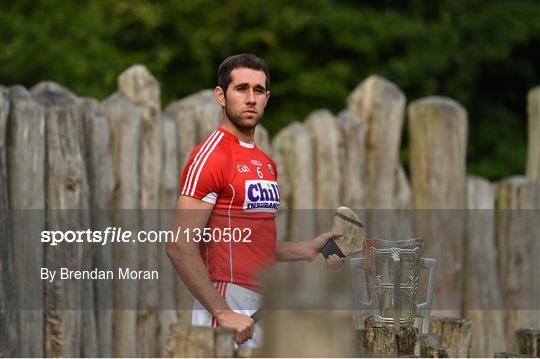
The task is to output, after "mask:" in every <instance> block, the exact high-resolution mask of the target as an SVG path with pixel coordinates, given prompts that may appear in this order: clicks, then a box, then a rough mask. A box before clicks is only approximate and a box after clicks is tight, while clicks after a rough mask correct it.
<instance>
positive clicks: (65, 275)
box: [41, 267, 159, 283]
mask: <svg viewBox="0 0 540 359" xmlns="http://www.w3.org/2000/svg"><path fill="white" fill-rule="evenodd" d="M57 275H58V276H57ZM41 279H42V280H47V281H49V282H51V283H52V282H53V281H54V280H55V279H61V280H68V279H125V280H138V279H159V272H158V271H157V270H133V269H130V268H118V270H117V272H116V275H115V272H114V271H112V270H99V269H97V268H94V269H92V270H71V269H69V268H65V267H62V268H60V270H50V269H49V268H43V267H42V268H41Z"/></svg>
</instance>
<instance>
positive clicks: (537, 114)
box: [527, 86, 540, 181]
mask: <svg viewBox="0 0 540 359" xmlns="http://www.w3.org/2000/svg"><path fill="white" fill-rule="evenodd" d="M527 110H528V114H529V129H528V131H527V135H528V137H529V141H528V149H527V177H529V178H530V179H533V180H535V181H540V140H539V139H540V86H537V87H535V88H533V89H531V90H530V91H529V94H528V96H527Z"/></svg>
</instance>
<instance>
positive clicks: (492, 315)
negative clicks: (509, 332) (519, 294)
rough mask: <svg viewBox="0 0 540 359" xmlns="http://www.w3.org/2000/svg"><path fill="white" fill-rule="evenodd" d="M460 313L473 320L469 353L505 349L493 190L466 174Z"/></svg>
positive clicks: (475, 177) (489, 353)
mask: <svg viewBox="0 0 540 359" xmlns="http://www.w3.org/2000/svg"><path fill="white" fill-rule="evenodd" d="M467 208H468V211H467V222H466V223H467V224H466V235H465V247H464V251H465V264H464V266H465V278H464V280H465V283H464V284H465V288H464V317H465V318H466V319H469V320H471V321H472V322H473V328H472V337H473V341H472V347H471V356H473V357H482V356H489V355H492V354H493V353H495V352H502V351H505V350H506V345H505V344H504V343H505V342H504V340H502V338H504V314H503V313H504V312H503V309H504V308H503V306H502V298H501V290H500V286H499V285H500V282H499V275H498V273H497V245H496V241H495V191H494V188H493V186H492V185H491V184H490V183H489V181H487V180H485V179H483V178H481V177H477V176H469V177H468V178H467Z"/></svg>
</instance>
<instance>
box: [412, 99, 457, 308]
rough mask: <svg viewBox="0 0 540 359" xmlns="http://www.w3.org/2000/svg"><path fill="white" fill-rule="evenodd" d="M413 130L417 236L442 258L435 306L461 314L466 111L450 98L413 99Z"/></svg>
mask: <svg viewBox="0 0 540 359" xmlns="http://www.w3.org/2000/svg"><path fill="white" fill-rule="evenodd" d="M409 135H410V138H409V143H410V151H411V152H410V169H411V184H412V193H413V196H412V197H413V208H414V209H415V211H414V219H413V220H414V236H415V237H422V238H424V251H425V254H426V257H431V258H435V259H437V261H438V266H437V285H436V288H435V295H434V298H433V308H434V309H439V310H442V311H441V312H439V313H440V314H445V315H452V316H461V313H460V311H461V301H462V297H463V290H462V285H463V236H464V209H465V208H466V201H465V200H466V187H465V185H466V181H465V155H466V142H467V113H466V112H465V109H464V108H463V107H462V106H461V105H460V104H458V103H457V102H455V101H453V100H451V99H448V98H441V97H427V98H424V99H420V100H417V101H414V102H413V103H411V104H410V105H409ZM420 209H421V210H420ZM448 209H454V210H453V211H448Z"/></svg>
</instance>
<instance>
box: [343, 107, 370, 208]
mask: <svg viewBox="0 0 540 359" xmlns="http://www.w3.org/2000/svg"><path fill="white" fill-rule="evenodd" d="M336 122H337V126H338V129H339V132H340V136H339V152H338V153H339V165H340V169H339V172H340V173H341V185H340V187H341V191H340V192H341V197H340V205H341V206H347V207H349V208H351V209H360V208H367V207H368V202H367V201H368V198H367V197H368V189H367V178H366V176H367V173H366V170H367V165H366V125H365V123H364V121H363V120H362V119H361V118H360V117H358V116H357V115H355V114H354V113H352V112H351V111H347V110H345V111H342V112H340V113H339V115H338V117H337V119H336Z"/></svg>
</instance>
